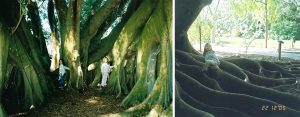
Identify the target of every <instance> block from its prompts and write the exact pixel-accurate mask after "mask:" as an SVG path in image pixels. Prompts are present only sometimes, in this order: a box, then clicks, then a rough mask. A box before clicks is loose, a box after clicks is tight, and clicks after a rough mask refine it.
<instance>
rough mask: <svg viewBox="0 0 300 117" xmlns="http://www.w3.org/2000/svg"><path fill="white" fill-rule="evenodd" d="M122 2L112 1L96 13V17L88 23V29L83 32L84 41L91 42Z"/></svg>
mask: <svg viewBox="0 0 300 117" xmlns="http://www.w3.org/2000/svg"><path fill="white" fill-rule="evenodd" d="M120 1H121V0H110V1H107V2H106V4H105V5H104V6H103V7H101V8H100V9H99V10H97V11H96V13H95V15H94V16H92V18H91V19H90V20H89V21H88V22H89V23H88V26H87V27H88V28H87V30H85V31H84V32H83V35H82V37H83V40H84V41H89V40H91V39H92V38H93V37H94V36H95V35H96V34H97V31H98V29H99V27H100V26H101V24H102V23H103V22H104V21H105V20H106V19H107V18H108V17H109V16H110V14H111V12H113V10H114V9H115V7H116V6H117V5H119V3H120Z"/></svg>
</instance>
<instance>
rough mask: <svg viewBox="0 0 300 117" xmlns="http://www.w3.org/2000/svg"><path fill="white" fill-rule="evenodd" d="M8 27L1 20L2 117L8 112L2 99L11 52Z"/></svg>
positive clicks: (0, 107) (0, 79)
mask: <svg viewBox="0 0 300 117" xmlns="http://www.w3.org/2000/svg"><path fill="white" fill-rule="evenodd" d="M6 27H7V26H5V25H4V22H3V19H2V18H1V19H0V53H1V55H0V56H1V57H0V116H1V117H3V116H6V112H5V111H4V109H3V105H2V97H3V92H4V87H5V81H6V80H7V77H6V72H7V66H8V64H7V59H8V50H9V36H8V31H7V28H6Z"/></svg>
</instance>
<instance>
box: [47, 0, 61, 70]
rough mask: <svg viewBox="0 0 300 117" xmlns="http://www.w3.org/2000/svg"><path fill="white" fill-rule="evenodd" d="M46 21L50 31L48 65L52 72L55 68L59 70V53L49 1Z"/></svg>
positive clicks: (51, 2)
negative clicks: (49, 62) (49, 63)
mask: <svg viewBox="0 0 300 117" xmlns="http://www.w3.org/2000/svg"><path fill="white" fill-rule="evenodd" d="M48 20H49V25H50V29H51V39H52V51H51V52H52V59H51V65H50V71H51V72H53V71H54V70H56V69H57V68H59V60H60V53H59V52H60V51H59V46H60V45H59V38H58V31H57V25H56V24H57V22H56V21H55V16H54V3H53V0H49V2H48Z"/></svg>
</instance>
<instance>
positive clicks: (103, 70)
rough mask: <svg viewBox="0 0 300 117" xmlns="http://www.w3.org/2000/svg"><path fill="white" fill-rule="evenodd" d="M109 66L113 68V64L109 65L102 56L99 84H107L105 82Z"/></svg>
mask: <svg viewBox="0 0 300 117" xmlns="http://www.w3.org/2000/svg"><path fill="white" fill-rule="evenodd" d="M111 68H113V66H110V65H109V63H108V61H107V59H106V58H104V60H103V63H102V65H101V73H102V81H101V85H100V86H102V87H105V86H106V85H107V84H106V82H107V79H108V77H109V72H110V69H111Z"/></svg>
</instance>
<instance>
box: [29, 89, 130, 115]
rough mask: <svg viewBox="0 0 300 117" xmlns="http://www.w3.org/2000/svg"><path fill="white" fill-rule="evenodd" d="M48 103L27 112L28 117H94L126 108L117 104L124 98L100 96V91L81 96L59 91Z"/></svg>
mask: <svg viewBox="0 0 300 117" xmlns="http://www.w3.org/2000/svg"><path fill="white" fill-rule="evenodd" d="M55 94H56V96H53V97H51V98H50V99H49V101H48V103H47V104H46V105H45V106H43V107H41V108H39V109H36V110H35V111H33V112H29V113H28V114H25V115H24V116H28V117H95V116H101V115H106V114H110V113H118V112H123V111H124V110H125V109H126V108H124V107H120V106H119V104H120V103H121V101H122V100H123V98H124V97H121V98H115V96H112V95H104V94H100V89H99V88H97V89H95V90H86V91H84V93H83V94H80V93H77V92H70V91H67V90H59V91H58V92H56V93H55Z"/></svg>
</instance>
